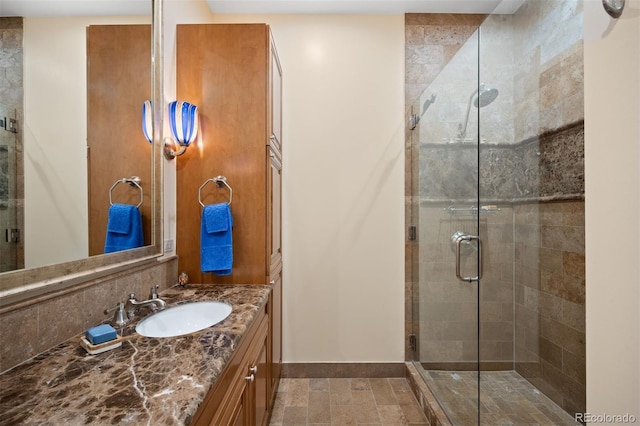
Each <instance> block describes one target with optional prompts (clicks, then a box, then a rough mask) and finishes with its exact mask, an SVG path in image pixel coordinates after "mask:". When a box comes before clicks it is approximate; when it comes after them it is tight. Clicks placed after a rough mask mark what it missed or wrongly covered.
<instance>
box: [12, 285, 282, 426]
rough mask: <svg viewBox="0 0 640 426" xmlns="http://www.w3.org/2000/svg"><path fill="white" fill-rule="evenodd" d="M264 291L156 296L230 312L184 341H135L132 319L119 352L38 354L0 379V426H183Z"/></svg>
mask: <svg viewBox="0 0 640 426" xmlns="http://www.w3.org/2000/svg"><path fill="white" fill-rule="evenodd" d="M269 291H270V287H269V286H258V285H251V286H250V285H224V286H221V285H193V284H190V285H187V286H186V287H185V288H180V287H172V288H170V289H168V290H166V291H164V292H162V293H161V297H162V298H163V299H164V300H165V301H166V302H167V306H171V305H174V304H180V303H184V302H187V301H197V300H221V301H226V302H228V303H230V304H231V305H232V307H233V310H232V312H231V314H230V315H229V316H228V317H227V318H226V319H225V320H224V321H222V322H220V323H218V324H216V325H214V326H213V327H210V328H207V329H205V330H202V331H199V332H195V333H192V334H189V335H186V336H179V337H165V338H148V337H143V336H140V335H138V334H137V333H135V330H134V327H135V324H136V323H137V322H138V321H139V319H136V321H134V322H132V323H130V324H128V325H127V326H126V327H125V328H124V329H123V330H121V334H122V336H123V337H124V341H123V343H122V347H120V348H117V349H114V350H111V351H107V352H104V353H101V354H97V355H89V354H88V353H87V352H86V351H85V350H84V349H83V348H82V347H81V346H80V338H81V335H78V336H76V337H74V338H72V339H70V340H68V341H67V342H64V343H62V344H60V345H58V346H56V347H55V348H53V349H50V350H48V351H46V352H43V353H41V354H39V355H38V356H36V357H34V358H32V359H31V360H29V361H26V362H24V363H22V364H20V365H18V366H17V367H15V368H13V369H11V370H9V371H7V372H5V373H3V374H2V375H0V424H2V425H16V424H37V425H44V424H48V425H63V424H64V425H85V424H132V425H145V424H146V425H182V424H188V423H190V422H191V419H192V418H193V415H194V414H195V413H196V411H197V410H198V407H199V406H200V404H201V403H202V401H203V400H204V397H205V395H206V394H207V392H208V391H209V388H210V387H211V385H212V384H213V383H214V382H215V380H216V379H217V377H218V375H219V374H220V372H221V371H222V369H223V368H224V366H225V365H226V363H227V361H228V360H229V358H230V357H231V355H232V354H233V351H234V349H235V348H236V347H238V344H239V342H240V339H241V338H242V335H243V333H244V332H245V331H246V330H247V327H248V326H249V325H250V324H251V323H252V321H253V319H254V318H255V316H256V313H257V312H258V311H259V309H260V308H261V307H262V306H263V305H264V304H265V303H266V301H267V299H268V295H269ZM140 319H141V318H140ZM6 343H7V342H4V344H6Z"/></svg>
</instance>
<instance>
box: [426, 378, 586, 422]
mask: <svg viewBox="0 0 640 426" xmlns="http://www.w3.org/2000/svg"><path fill="white" fill-rule="evenodd" d="M425 376H426V380H427V384H428V386H429V388H430V389H431V390H432V392H433V393H434V395H436V397H437V398H438V400H439V401H440V403H441V404H442V406H443V408H444V410H445V412H446V413H447V415H448V416H449V417H450V418H451V420H452V422H453V424H455V425H476V424H477V421H478V414H477V410H478V409H477V407H478V396H477V394H478V382H477V377H478V373H476V372H470V371H427V372H426V374H425ZM480 407H481V412H480V424H482V425H548V426H558V425H572V426H576V425H579V423H577V422H576V421H575V420H574V419H573V417H571V416H570V415H569V414H568V413H567V412H566V411H564V410H563V409H562V408H560V407H559V406H557V405H556V404H555V403H554V402H553V401H552V400H551V399H549V398H548V397H547V396H545V395H544V394H543V393H542V392H540V391H539V390H538V389H536V388H535V387H534V386H533V385H532V384H531V383H529V382H528V381H527V380H525V379H524V378H523V377H522V376H520V375H519V374H518V373H516V372H515V371H486V372H484V371H483V372H482V373H481V376H480Z"/></svg>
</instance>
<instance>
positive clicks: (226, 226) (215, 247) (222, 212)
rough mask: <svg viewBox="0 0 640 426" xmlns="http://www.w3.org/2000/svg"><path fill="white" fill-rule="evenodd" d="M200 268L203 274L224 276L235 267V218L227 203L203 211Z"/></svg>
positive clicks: (208, 207)
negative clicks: (232, 232) (233, 232)
mask: <svg viewBox="0 0 640 426" xmlns="http://www.w3.org/2000/svg"><path fill="white" fill-rule="evenodd" d="M200 228H201V230H200V267H201V269H202V272H213V273H214V274H215V275H219V276H223V275H229V274H231V267H232V266H233V243H232V242H233V238H232V234H231V230H232V228H233V217H232V216H231V208H230V207H229V204H227V203H220V204H209V205H207V206H205V207H204V209H203V210H202V223H201V227H200Z"/></svg>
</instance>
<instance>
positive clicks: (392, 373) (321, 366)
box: [280, 362, 406, 379]
mask: <svg viewBox="0 0 640 426" xmlns="http://www.w3.org/2000/svg"><path fill="white" fill-rule="evenodd" d="M405 369H406V367H405V364H404V363H403V362H397V363H394V362H391V363H386V362H380V363H357V362H356V363H335V362H323V363H283V364H282V372H281V376H280V377H284V378H289V379H300V378H310V379H311V378H370V379H371V378H387V377H404V376H405Z"/></svg>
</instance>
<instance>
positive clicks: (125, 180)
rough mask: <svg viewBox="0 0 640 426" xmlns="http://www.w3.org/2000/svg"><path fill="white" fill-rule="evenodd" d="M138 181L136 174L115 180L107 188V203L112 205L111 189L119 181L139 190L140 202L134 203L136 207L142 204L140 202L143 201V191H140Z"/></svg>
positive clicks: (139, 180)
mask: <svg viewBox="0 0 640 426" xmlns="http://www.w3.org/2000/svg"><path fill="white" fill-rule="evenodd" d="M140 182H141V179H140V178H139V177H138V176H131V177H130V178H122V179H118V180H117V181H115V182H114V184H113V185H111V188H109V205H111V206H112V205H113V201H112V199H111V193H112V192H113V189H114V188H115V187H116V186H118V185H119V184H121V183H128V184H129V185H131V186H133V187H135V188H138V189H139V190H140V202H139V203H138V205H136V207H140V206H141V205H142V202H143V201H144V192H143V191H142V187H141V186H140Z"/></svg>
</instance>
